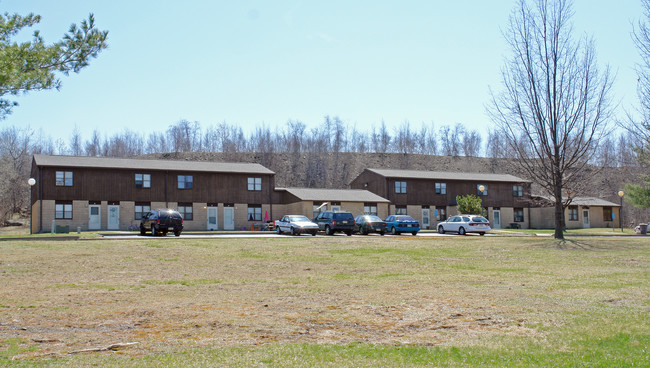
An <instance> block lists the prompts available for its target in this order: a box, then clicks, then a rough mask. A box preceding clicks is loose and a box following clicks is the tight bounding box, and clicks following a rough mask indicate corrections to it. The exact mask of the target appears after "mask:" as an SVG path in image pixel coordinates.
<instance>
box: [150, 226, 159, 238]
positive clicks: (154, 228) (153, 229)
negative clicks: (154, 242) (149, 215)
mask: <svg viewBox="0 0 650 368" xmlns="http://www.w3.org/2000/svg"><path fill="white" fill-rule="evenodd" d="M156 235H158V232H157V231H156V227H155V226H154V225H151V236H156Z"/></svg>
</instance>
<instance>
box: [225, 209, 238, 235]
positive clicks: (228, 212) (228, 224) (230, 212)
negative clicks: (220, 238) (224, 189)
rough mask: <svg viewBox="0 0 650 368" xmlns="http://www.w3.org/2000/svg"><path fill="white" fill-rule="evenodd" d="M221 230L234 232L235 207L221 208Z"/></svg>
mask: <svg viewBox="0 0 650 368" xmlns="http://www.w3.org/2000/svg"><path fill="white" fill-rule="evenodd" d="M223 229H224V230H235V207H224V208H223Z"/></svg>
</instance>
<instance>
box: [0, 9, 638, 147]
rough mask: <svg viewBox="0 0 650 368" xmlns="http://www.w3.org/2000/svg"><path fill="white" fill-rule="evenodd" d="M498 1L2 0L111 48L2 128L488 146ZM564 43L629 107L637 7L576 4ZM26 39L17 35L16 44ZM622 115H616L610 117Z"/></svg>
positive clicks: (497, 65) (500, 14)
mask: <svg viewBox="0 0 650 368" xmlns="http://www.w3.org/2000/svg"><path fill="white" fill-rule="evenodd" d="M514 5H515V0H508V1H478V0H468V1H462V2H461V1H456V2H453V1H444V2H443V1H434V0H431V1H412V0H403V1H378V0H374V1H365V0H357V1H342V0H330V1H296V0H292V1H283V0H274V1H263V0H259V1H253V0H250V1H246V0H242V1H166V0H156V1H145V0H139V1H133V0H131V1H123V0H112V1H98V0H78V1H73V0H57V1H51V0H47V1H46V0H43V1H29V0H0V8H2V11H3V12H9V13H14V12H17V13H20V14H26V13H28V12H34V13H36V14H40V15H41V16H42V21H41V23H40V24H39V25H38V26H37V27H35V29H39V30H41V33H42V35H43V36H44V37H45V39H46V40H47V41H49V42H53V41H55V40H58V39H59V38H60V37H61V36H62V35H63V33H64V32H65V31H67V29H68V27H69V26H70V24H71V23H79V22H80V21H81V20H82V19H84V18H86V17H87V16H88V14H89V13H91V12H92V13H94V14H95V20H96V24H97V26H98V28H99V29H102V30H108V31H109V44H110V46H109V49H107V50H105V51H104V52H102V53H101V54H100V55H99V57H98V58H97V59H95V60H93V61H92V62H91V65H90V66H89V67H87V68H86V69H84V70H82V71H81V73H79V74H72V75H70V76H69V77H63V78H62V81H63V86H62V89H61V90H60V91H41V92H32V93H29V94H27V95H25V96H20V97H19V98H17V99H16V100H17V101H18V103H19V104H20V106H18V107H17V108H16V109H15V110H14V113H13V114H12V115H10V116H9V117H8V118H7V119H5V121H0V124H2V125H14V126H30V127H31V128H33V129H36V130H38V129H41V128H42V129H43V131H44V132H45V133H46V134H48V135H51V136H52V137H53V138H54V139H57V138H63V139H64V140H66V141H67V140H68V139H69V136H70V132H71V131H72V130H73V129H74V127H75V126H78V128H79V130H80V131H81V133H82V135H83V137H84V138H86V139H88V138H90V135H91V133H92V131H93V130H94V129H98V130H99V131H100V132H101V133H102V134H114V133H119V132H120V131H122V130H124V129H127V128H128V129H132V130H135V131H140V132H148V131H153V130H155V131H160V130H161V129H166V128H167V127H168V126H169V125H170V124H173V123H175V122H177V121H179V120H181V119H186V120H189V121H199V122H200V123H201V125H202V126H204V127H205V126H208V125H212V124H218V123H220V122H223V121H226V122H228V123H229V124H238V125H240V126H242V127H243V128H244V130H245V131H250V130H252V129H253V128H255V127H257V126H260V125H262V124H264V125H266V126H270V127H281V126H282V125H283V124H284V123H286V122H287V121H288V120H300V121H302V122H303V123H305V124H306V125H307V127H315V126H317V125H318V124H320V123H321V122H322V121H323V117H324V116H325V115H330V116H338V117H340V118H341V119H342V120H343V121H345V122H347V123H348V124H350V125H351V126H352V125H355V126H356V128H357V129H360V130H361V129H370V127H371V126H372V125H373V124H378V123H381V121H382V120H383V121H385V122H386V124H387V125H388V127H389V128H390V129H392V127H398V126H399V125H401V124H402V123H403V122H405V121H409V122H410V123H411V125H414V126H416V127H419V126H420V124H421V123H423V122H424V123H426V124H430V123H434V124H435V125H436V127H440V126H442V125H453V124H455V123H463V124H464V125H465V126H466V127H468V128H470V129H477V130H479V131H480V132H481V133H483V134H485V133H487V129H488V128H490V127H491V123H490V120H489V118H488V116H487V115H486V113H485V105H486V103H487V102H488V100H489V87H492V88H493V89H495V90H500V88H501V87H500V70H501V68H502V66H503V64H504V57H505V56H507V55H508V53H509V50H508V48H507V45H506V43H505V41H504V39H503V37H502V34H501V30H502V29H505V28H506V27H507V22H508V16H509V15H510V13H511V11H512V9H513V7H514ZM574 10H575V13H576V15H575V17H574V22H575V25H574V28H575V32H576V33H575V34H576V36H581V35H584V34H588V35H592V36H593V38H594V40H595V41H596V48H597V55H598V60H599V63H600V64H602V65H604V64H609V65H610V67H611V68H612V70H613V72H615V73H616V74H617V79H616V83H615V86H614V90H613V95H612V97H613V98H614V100H615V102H619V103H620V106H621V107H625V108H630V107H632V106H634V104H635V103H636V76H635V73H634V70H633V68H634V65H635V62H637V61H638V60H639V57H638V54H637V51H636V48H635V47H634V44H633V42H632V40H631V37H630V32H631V31H632V23H633V22H636V21H637V20H638V19H639V18H640V17H641V15H642V8H641V4H640V0H624V1H622V2H614V1H611V0H609V1H604V0H575V1H574ZM30 34H31V31H29V32H28V33H26V35H27V36H29V35H30ZM620 114H621V115H622V110H621V112H620Z"/></svg>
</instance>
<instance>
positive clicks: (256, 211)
mask: <svg viewBox="0 0 650 368" xmlns="http://www.w3.org/2000/svg"><path fill="white" fill-rule="evenodd" d="M248 221H262V205H259V204H249V205H248Z"/></svg>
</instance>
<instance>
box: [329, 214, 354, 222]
mask: <svg viewBox="0 0 650 368" xmlns="http://www.w3.org/2000/svg"><path fill="white" fill-rule="evenodd" d="M334 219H335V220H354V216H352V214H351V213H335V214H334Z"/></svg>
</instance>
